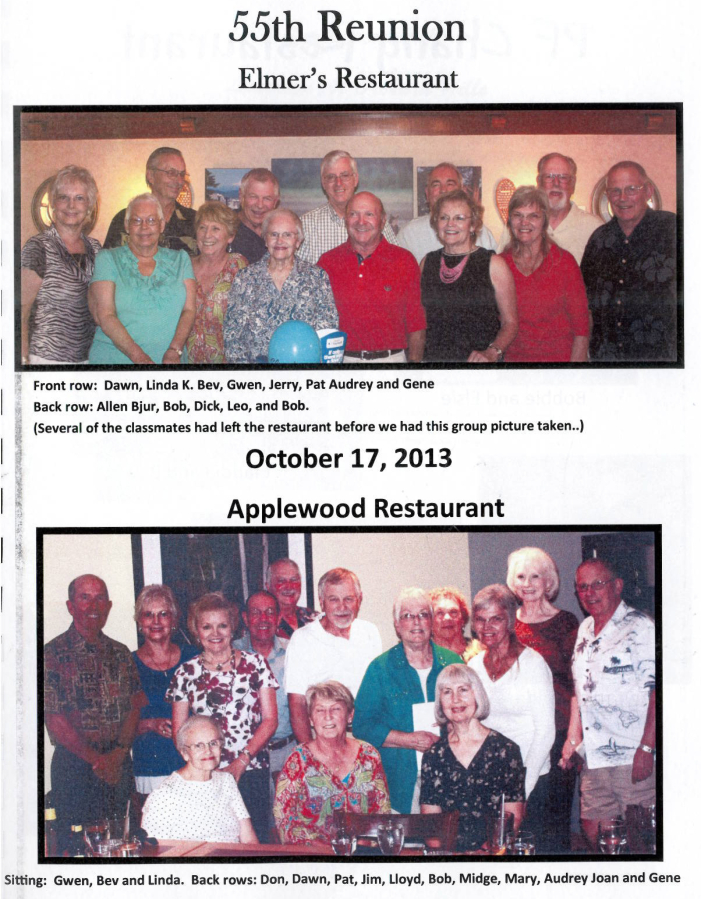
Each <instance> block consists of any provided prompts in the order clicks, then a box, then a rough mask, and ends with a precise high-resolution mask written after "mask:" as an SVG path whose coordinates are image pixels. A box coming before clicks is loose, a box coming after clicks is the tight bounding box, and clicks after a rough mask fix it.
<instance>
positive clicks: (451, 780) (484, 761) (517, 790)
mask: <svg viewBox="0 0 701 899" xmlns="http://www.w3.org/2000/svg"><path fill="white" fill-rule="evenodd" d="M525 776H526V771H525V768H524V767H523V762H522V761H521V750H520V749H519V748H518V746H517V745H516V744H515V743H514V742H513V741H512V740H508V739H507V738H506V737H504V736H502V734H500V733H497V732H496V731H494V730H492V731H490V732H489V734H488V735H487V737H486V738H485V741H484V743H483V744H482V745H481V746H480V748H479V749H478V750H477V754H476V755H475V757H474V758H473V759H472V761H471V762H470V764H469V765H468V766H467V768H465V766H464V765H463V764H462V763H461V762H459V761H458V760H457V758H456V757H455V755H454V753H453V750H452V749H451V748H450V745H449V743H448V739H447V737H441V739H440V740H439V741H438V742H437V743H434V745H433V746H432V747H431V748H430V749H429V750H428V751H427V752H425V753H424V756H423V761H422V764H421V799H420V802H421V805H437V806H440V809H441V811H443V812H452V811H455V810H456V809H457V810H458V811H459V812H460V826H459V831H458V849H459V850H461V851H463V850H468V849H479V847H480V846H481V845H482V844H483V843H484V841H485V839H486V829H485V820H484V818H485V815H486V813H487V812H488V811H490V810H491V811H495V812H497V811H499V807H500V804H501V797H502V794H503V796H504V802H524V801H525V798H526V797H525V792H524V782H525Z"/></svg>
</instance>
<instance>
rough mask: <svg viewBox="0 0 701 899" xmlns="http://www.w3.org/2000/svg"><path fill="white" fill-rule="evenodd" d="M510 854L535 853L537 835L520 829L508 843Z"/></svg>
mask: <svg viewBox="0 0 701 899" xmlns="http://www.w3.org/2000/svg"><path fill="white" fill-rule="evenodd" d="M507 852H508V854H509V855H535V837H534V836H533V834H532V833H528V832H527V831H525V830H521V831H519V832H518V833H517V834H516V836H515V837H512V838H511V839H510V840H509V841H508V844H507Z"/></svg>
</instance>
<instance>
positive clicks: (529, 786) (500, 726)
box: [468, 584, 555, 848]
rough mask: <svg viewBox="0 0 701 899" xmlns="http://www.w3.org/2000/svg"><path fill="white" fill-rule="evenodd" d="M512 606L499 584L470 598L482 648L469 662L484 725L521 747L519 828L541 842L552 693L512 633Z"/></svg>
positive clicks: (547, 677)
mask: <svg viewBox="0 0 701 899" xmlns="http://www.w3.org/2000/svg"><path fill="white" fill-rule="evenodd" d="M517 608H518V603H517V601H516V597H515V596H514V595H513V593H512V592H511V591H510V590H509V588H508V587H505V586H504V585H503V584H492V585H491V586H489V587H485V588H484V589H483V590H480V591H479V593H478V594H477V595H476V596H475V598H474V600H473V601H472V629H473V630H474V631H475V632H476V634H477V638H478V639H479V641H480V643H481V644H482V646H484V648H485V649H484V652H481V653H480V654H479V655H477V656H475V658H474V659H471V660H470V662H469V663H468V664H469V665H470V667H471V668H472V669H473V670H474V671H475V672H476V673H477V674H478V676H479V678H480V680H481V681H482V684H483V685H484V688H485V690H486V691H487V696H488V698H489V715H488V716H487V717H486V718H485V719H484V724H485V727H490V728H492V729H493V730H497V731H499V733H502V734H504V736H505V737H508V738H509V739H510V740H513V741H514V743H517V744H518V746H519V748H520V750H521V758H522V760H523V764H524V765H525V767H526V799H527V800H528V807H527V813H526V821H527V823H525V824H524V827H525V829H526V830H529V831H532V832H533V833H534V834H535V835H536V839H537V841H538V842H539V843H540V842H541V836H542V832H541V827H542V819H543V814H544V805H545V797H546V796H547V794H548V777H547V775H548V772H549V771H550V750H551V749H552V745H553V742H554V740H555V694H554V692H553V677H552V674H551V673H550V668H548V665H547V663H546V662H545V661H544V659H543V657H542V656H541V655H539V654H538V653H537V652H536V651H535V650H533V649H530V648H529V647H527V646H524V645H523V644H522V643H519V641H518V638H517V637H516V632H515V627H516V610H517ZM541 848H542V844H541Z"/></svg>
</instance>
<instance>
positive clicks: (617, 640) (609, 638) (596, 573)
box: [560, 559, 655, 851]
mask: <svg viewBox="0 0 701 899" xmlns="http://www.w3.org/2000/svg"><path fill="white" fill-rule="evenodd" d="M575 590H576V591H577V596H578V597H579V601H580V603H581V605H582V607H583V608H584V611H585V612H588V613H589V616H590V617H588V618H585V619H584V621H583V622H582V623H581V625H580V626H579V631H578V633H577V642H576V643H575V648H574V655H573V657H572V675H573V679H574V686H575V695H574V697H573V699H572V713H571V716H570V725H569V729H568V733H567V739H566V740H565V744H564V747H563V750H562V759H561V761H560V765H561V767H569V765H570V764H572V757H573V755H574V754H575V752H576V753H579V754H580V755H582V756H583V758H584V770H583V772H582V778H581V801H582V802H581V818H582V827H583V829H584V833H585V834H586V837H587V840H588V841H589V844H590V846H591V848H592V850H593V851H596V842H597V830H598V825H599V822H600V821H602V820H605V819H609V818H615V817H617V816H619V815H621V816H625V813H626V806H628V805H651V804H652V803H654V802H655V776H654V775H655V625H654V622H653V621H652V620H651V619H650V618H648V616H647V615H645V614H644V613H643V612H639V611H638V610H637V609H633V608H631V606H629V605H627V604H626V603H625V602H624V601H623V599H622V594H623V581H622V579H621V578H619V577H618V576H617V574H616V572H615V571H614V569H613V567H612V566H611V565H610V564H609V563H608V562H605V561H604V560H603V559H590V560H589V561H587V562H584V563H583V564H582V565H580V566H579V568H578V569H577V575H576V578H575Z"/></svg>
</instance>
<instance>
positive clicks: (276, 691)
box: [44, 547, 656, 853]
mask: <svg viewBox="0 0 701 899" xmlns="http://www.w3.org/2000/svg"><path fill="white" fill-rule="evenodd" d="M505 580H506V584H492V585H489V586H487V587H485V588H483V589H482V590H480V591H479V592H478V593H477V594H476V595H475V596H474V598H473V600H472V603H471V611H470V608H469V606H468V601H467V599H466V597H465V596H463V595H462V593H461V592H460V591H459V590H457V589H456V588H454V587H440V588H436V589H434V590H431V591H430V592H426V591H424V590H423V589H420V588H413V587H412V588H407V589H403V590H402V591H400V593H399V595H398V596H397V597H396V599H395V601H394V604H393V609H392V615H393V621H394V628H395V631H396V635H397V638H398V642H397V643H396V645H394V646H393V647H392V648H390V649H389V650H387V651H386V652H382V646H381V641H380V635H379V632H378V629H377V627H376V626H375V625H374V624H372V623H371V622H369V621H366V620H363V619H362V618H360V617H359V612H360V608H361V604H362V599H363V594H362V589H361V585H360V582H359V580H358V578H357V576H356V575H355V574H354V572H352V571H349V570H347V569H344V568H335V569H331V570H330V571H327V572H326V573H325V574H324V575H323V576H322V577H321V579H320V581H319V585H318V601H319V602H318V604H319V611H318V612H317V611H314V610H312V609H309V608H307V607H306V606H300V605H299V600H300V596H301V592H302V583H301V577H300V572H299V569H298V567H297V565H296V563H295V562H294V561H292V560H291V559H279V560H277V561H275V562H273V563H272V564H271V565H270V566H269V568H268V571H267V573H266V577H265V583H264V587H265V589H264V590H261V591H258V592H256V593H253V594H252V595H251V596H249V597H248V599H247V600H246V603H245V608H244V610H243V611H242V612H241V613H240V616H239V611H238V607H237V606H236V605H235V604H234V603H232V602H230V601H228V600H227V599H225V598H224V596H223V595H222V594H221V593H209V594H206V595H205V596H202V597H201V598H199V599H198V600H197V601H195V602H194V603H192V604H191V605H190V607H189V609H188V613H187V624H188V629H189V631H190V634H191V637H192V643H186V644H184V645H180V644H179V643H177V642H176V641H175V640H174V639H173V637H174V634H175V633H176V631H177V629H178V621H179V608H178V604H177V602H176V601H175V598H174V596H173V594H172V592H171V590H170V589H169V588H168V587H167V586H164V585H152V586H148V587H145V588H144V589H143V590H142V591H141V593H140V594H139V597H138V599H137V603H136V609H135V615H134V617H135V620H136V622H137V626H138V629H139V633H140V637H141V639H140V644H141V645H140V646H139V649H138V650H136V652H134V653H133V654H130V653H129V651H128V650H127V648H126V647H124V646H122V645H121V644H119V643H116V642H115V641H114V640H111V639H110V638H109V637H107V636H106V635H105V634H104V633H103V628H104V626H105V624H106V621H107V617H108V615H109V611H110V608H111V602H110V599H109V595H108V591H107V587H106V585H105V583H104V582H103V581H102V580H101V579H100V578H99V577H96V576H94V575H89V574H88V575H82V576H80V577H78V578H76V579H75V580H74V581H72V582H71V584H70V585H69V588H68V597H69V598H68V603H67V607H68V611H69V613H70V615H71V616H72V619H73V622H72V624H71V626H70V628H69V629H68V631H66V632H65V633H63V634H61V635H60V636H59V637H57V638H55V639H54V640H52V641H51V642H50V643H49V644H47V646H46V647H45V654H44V671H45V683H44V708H45V720H46V726H47V729H48V732H49V735H50V738H51V741H52V743H53V745H54V747H55V748H54V754H53V758H52V765H51V791H52V803H53V805H54V807H55V808H56V811H57V816H58V822H59V834H60V835H61V839H62V840H63V842H62V845H63V846H65V845H66V840H67V836H68V829H69V827H70V825H71V824H74V823H83V822H86V821H90V820H94V819H96V818H100V817H102V816H116V815H118V814H121V815H124V813H125V808H126V804H127V801H128V800H129V798H132V800H133V807H134V808H136V807H141V806H142V805H143V817H142V821H141V824H142V827H143V829H144V830H145V831H146V832H147V833H148V834H149V835H150V836H153V837H156V838H157V839H161V840H168V839H171V840H176V839H201V840H207V841H214V842H226V843H239V842H261V843H269V842H271V841H273V839H274V838H276V839H279V840H280V841H281V842H282V843H301V844H306V845H308V846H309V847H310V851H313V849H314V847H315V846H319V845H328V843H329V842H330V840H331V839H332V838H333V837H334V835H335V824H334V813H335V812H336V811H347V812H348V811H350V812H354V813H357V814H379V813H387V814H389V813H391V812H394V813H399V814H411V813H421V814H436V813H441V812H451V811H457V812H458V813H459V835H458V847H459V848H460V849H463V850H474V849H479V848H480V847H481V846H482V845H483V844H484V842H485V839H486V818H487V815H488V814H489V813H496V812H498V811H500V810H501V809H503V810H505V811H506V812H510V813H512V814H513V816H514V824H515V827H516V829H518V828H519V827H523V828H524V829H527V830H528V831H529V832H532V833H534V834H535V838H536V843H537V846H538V851H539V853H548V852H550V853H566V852H569V851H570V849H571V844H570V815H571V810H572V801H573V796H574V790H575V780H576V768H577V767H578V766H577V765H576V764H575V762H576V760H577V759H580V758H581V759H582V760H583V768H582V772H581V784H580V789H581V821H582V829H583V834H584V838H585V839H586V840H587V841H588V843H589V845H590V848H591V851H595V846H596V836H597V827H598V823H599V822H600V821H601V820H604V819H609V818H612V817H615V816H616V815H620V814H625V811H626V807H627V805H631V804H632V805H649V804H651V803H654V801H655V776H654V759H655V736H656V735H655V670H656V665H655V635H654V624H653V622H652V621H651V620H650V619H649V618H648V617H647V616H646V615H644V614H643V613H641V612H639V611H636V610H635V609H633V608H631V607H630V606H628V605H627V604H626V603H625V602H624V601H623V599H622V594H623V589H624V584H623V581H622V580H621V578H620V577H619V576H618V575H617V573H616V572H615V571H614V569H613V567H612V566H611V565H610V564H609V563H607V562H605V561H603V560H601V559H590V560H587V561H585V562H584V563H582V565H580V566H579V568H578V570H577V575H576V580H575V590H576V594H577V596H578V598H579V601H580V604H581V607H582V609H583V610H584V612H585V613H587V616H588V617H586V618H585V619H584V621H583V622H582V623H581V624H579V623H578V621H577V618H576V617H575V616H574V615H573V614H572V613H570V612H567V611H563V610H558V609H557V607H556V606H555V605H553V601H554V600H555V598H556V596H557V594H558V591H559V589H560V582H559V574H558V570H557V566H556V565H555V563H554V561H553V559H552V558H551V557H550V556H549V555H548V554H547V553H546V552H544V551H543V550H542V549H538V548H534V547H524V548H522V549H520V550H517V551H515V552H513V553H512V554H511V555H510V556H509V559H508V563H507V571H506V578H505ZM239 617H240V618H241V619H242V622H243V625H244V629H243V633H242V635H241V636H240V637H238V638H237V637H236V635H237V633H239V630H240V628H239V625H240V621H239ZM468 622H469V623H471V627H472V633H473V635H474V636H473V637H470V636H467V635H466V633H465V630H466V627H467V625H468ZM273 821H274V826H275V831H274V832H275V834H276V837H273V836H272V835H271V834H272V833H273V831H272V823H273Z"/></svg>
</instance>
